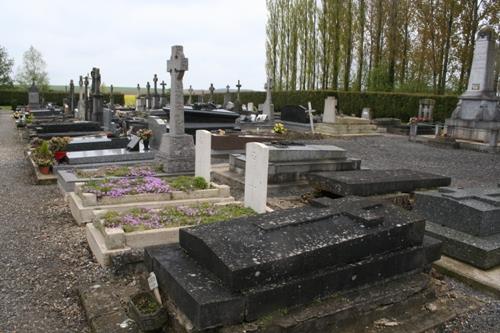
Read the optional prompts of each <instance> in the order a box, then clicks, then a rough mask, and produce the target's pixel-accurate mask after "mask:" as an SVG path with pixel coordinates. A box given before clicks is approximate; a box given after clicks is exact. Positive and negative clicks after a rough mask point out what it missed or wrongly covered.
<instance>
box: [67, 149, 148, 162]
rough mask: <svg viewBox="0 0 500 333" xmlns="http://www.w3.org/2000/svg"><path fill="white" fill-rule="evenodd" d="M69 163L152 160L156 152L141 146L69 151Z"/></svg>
mask: <svg viewBox="0 0 500 333" xmlns="http://www.w3.org/2000/svg"><path fill="white" fill-rule="evenodd" d="M67 156H68V160H69V164H71V165H76V164H97V163H112V162H124V161H152V160H153V159H154V156H155V154H154V152H152V151H150V150H148V151H144V150H143V148H142V147H141V150H140V151H135V152H134V151H128V150H127V149H125V148H121V149H101V150H85V151H75V152H68V153H67Z"/></svg>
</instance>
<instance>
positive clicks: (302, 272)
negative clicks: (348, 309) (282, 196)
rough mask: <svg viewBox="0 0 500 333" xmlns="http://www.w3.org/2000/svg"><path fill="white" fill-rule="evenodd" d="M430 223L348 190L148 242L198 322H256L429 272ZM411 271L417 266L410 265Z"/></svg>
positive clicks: (434, 255)
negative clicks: (333, 199) (323, 201)
mask: <svg viewBox="0 0 500 333" xmlns="http://www.w3.org/2000/svg"><path fill="white" fill-rule="evenodd" d="M424 226H425V221H424V220H423V219H421V218H420V217H418V216H417V215H414V214H413V213H411V212H408V211H405V210H403V209H401V208H399V207H396V206H394V205H390V204H386V203H382V202H381V201H372V200H358V199H355V198H344V199H340V200H338V202H337V203H336V204H335V205H334V206H331V207H329V208H322V209H317V208H300V209H292V210H285V211H277V212H273V213H266V214H261V215H257V216H253V217H248V218H240V219H235V220H232V221H227V222H222V223H214V224H209V225H203V226H198V227H193V228H187V229H181V230H180V232H179V245H174V246H159V247H152V248H147V249H146V251H145V261H146V265H147V266H148V268H149V269H150V270H152V271H154V272H155V274H156V276H157V278H158V280H159V286H160V288H161V289H162V291H163V292H164V293H166V294H167V295H168V297H169V299H171V300H172V301H173V302H174V304H175V306H176V307H177V308H178V309H179V310H180V311H181V312H182V313H183V314H184V315H185V316H186V317H187V318H188V319H189V320H190V322H191V323H192V324H193V325H194V327H195V329H199V330H202V329H206V328H213V327H217V326H223V325H231V324H237V323H241V322H243V321H247V322H251V321H254V320H257V319H258V318H260V317H262V316H265V315H267V314H269V313H271V312H273V311H276V310H278V309H281V310H285V309H287V308H290V307H295V306H298V305H301V304H306V303H310V302H312V301H314V300H317V299H320V298H322V297H327V296H329V295H332V294H333V293H335V292H338V291H342V290H347V289H352V288H355V287H357V286H360V285H365V284H372V283H374V282H376V281H381V280H384V279H387V278H394V277H397V276H401V275H403V274H413V275H415V274H416V273H418V272H421V271H423V270H425V269H426V267H428V265H429V264H430V263H432V262H433V261H435V260H437V259H439V257H440V243H439V242H437V241H434V240H431V239H427V238H426V240H425V241H424ZM409 272H411V273H409Z"/></svg>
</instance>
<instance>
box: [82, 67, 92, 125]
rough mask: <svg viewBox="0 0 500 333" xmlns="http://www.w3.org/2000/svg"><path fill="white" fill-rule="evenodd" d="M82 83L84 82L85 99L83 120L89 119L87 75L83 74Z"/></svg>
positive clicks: (89, 104)
mask: <svg viewBox="0 0 500 333" xmlns="http://www.w3.org/2000/svg"><path fill="white" fill-rule="evenodd" d="M83 84H84V87H85V89H84V100H85V108H84V110H85V120H91V114H92V112H91V110H90V109H91V105H92V103H91V102H90V98H89V95H90V92H89V77H88V76H85V78H84V80H83Z"/></svg>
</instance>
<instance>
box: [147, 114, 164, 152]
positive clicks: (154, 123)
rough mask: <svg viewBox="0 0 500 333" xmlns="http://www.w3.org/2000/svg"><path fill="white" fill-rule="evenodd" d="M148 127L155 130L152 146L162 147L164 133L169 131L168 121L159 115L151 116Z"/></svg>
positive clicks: (154, 147)
mask: <svg viewBox="0 0 500 333" xmlns="http://www.w3.org/2000/svg"><path fill="white" fill-rule="evenodd" d="M148 128H149V129H150V130H151V131H153V136H152V137H151V141H150V144H151V148H153V149H158V148H160V145H161V139H162V137H163V134H165V133H167V122H166V121H165V120H164V119H161V118H159V117H157V116H149V117H148Z"/></svg>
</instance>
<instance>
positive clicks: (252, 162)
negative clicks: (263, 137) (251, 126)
mask: <svg viewBox="0 0 500 333" xmlns="http://www.w3.org/2000/svg"><path fill="white" fill-rule="evenodd" d="M268 164H269V147H267V146H266V145H264V144H262V143H259V142H250V143H247V146H246V165H245V207H250V208H252V209H253V210H255V211H256V212H257V213H264V212H266V209H267V177H268V175H267V173H268V171H267V165H268Z"/></svg>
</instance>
